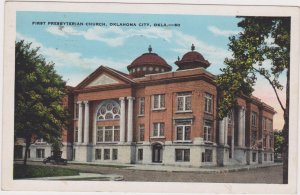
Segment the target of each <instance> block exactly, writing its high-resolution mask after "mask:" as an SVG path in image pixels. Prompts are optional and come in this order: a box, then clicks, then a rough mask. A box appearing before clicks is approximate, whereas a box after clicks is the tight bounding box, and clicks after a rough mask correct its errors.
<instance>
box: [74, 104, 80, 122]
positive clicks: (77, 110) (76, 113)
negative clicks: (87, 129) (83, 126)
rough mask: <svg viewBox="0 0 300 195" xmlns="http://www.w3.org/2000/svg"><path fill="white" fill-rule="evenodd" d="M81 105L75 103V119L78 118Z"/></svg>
mask: <svg viewBox="0 0 300 195" xmlns="http://www.w3.org/2000/svg"><path fill="white" fill-rule="evenodd" d="M78 113H79V106H78V104H77V103H75V104H74V119H78V115H79V114H78Z"/></svg>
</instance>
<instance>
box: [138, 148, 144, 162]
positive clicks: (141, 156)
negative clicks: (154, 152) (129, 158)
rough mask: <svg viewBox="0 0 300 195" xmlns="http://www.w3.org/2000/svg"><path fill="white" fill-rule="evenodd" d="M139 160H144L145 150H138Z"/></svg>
mask: <svg viewBox="0 0 300 195" xmlns="http://www.w3.org/2000/svg"><path fill="white" fill-rule="evenodd" d="M138 160H143V149H138Z"/></svg>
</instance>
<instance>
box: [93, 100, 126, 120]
mask: <svg viewBox="0 0 300 195" xmlns="http://www.w3.org/2000/svg"><path fill="white" fill-rule="evenodd" d="M119 119H120V105H119V103H118V102H116V101H114V100H105V101H103V102H101V104H100V107H99V108H98V111H97V120H119Z"/></svg>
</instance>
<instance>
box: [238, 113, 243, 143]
mask: <svg viewBox="0 0 300 195" xmlns="http://www.w3.org/2000/svg"><path fill="white" fill-rule="evenodd" d="M238 110H239V111H238V121H239V125H238V146H239V147H242V145H243V135H242V129H243V111H242V108H240V107H239V109H238Z"/></svg>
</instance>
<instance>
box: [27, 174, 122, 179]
mask: <svg viewBox="0 0 300 195" xmlns="http://www.w3.org/2000/svg"><path fill="white" fill-rule="evenodd" d="M29 180H73V181H74V180H88V181H122V180H123V176H121V175H116V174H96V173H79V175H72V176H58V177H37V178H30V179H29Z"/></svg>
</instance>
